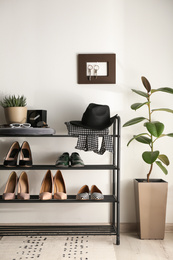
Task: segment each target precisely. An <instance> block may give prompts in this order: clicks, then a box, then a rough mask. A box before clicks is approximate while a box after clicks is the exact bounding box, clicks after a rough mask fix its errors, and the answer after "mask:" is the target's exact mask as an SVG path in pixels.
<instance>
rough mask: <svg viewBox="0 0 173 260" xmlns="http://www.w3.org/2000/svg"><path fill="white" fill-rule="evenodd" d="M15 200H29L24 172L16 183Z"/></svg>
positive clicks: (26, 178)
mask: <svg viewBox="0 0 173 260" xmlns="http://www.w3.org/2000/svg"><path fill="white" fill-rule="evenodd" d="M17 198H18V199H20V200H29V199H30V195H29V182H28V176H27V174H26V172H22V173H21V175H20V177H19V181H18V193H17Z"/></svg>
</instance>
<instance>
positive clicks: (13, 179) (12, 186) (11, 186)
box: [2, 171, 17, 200]
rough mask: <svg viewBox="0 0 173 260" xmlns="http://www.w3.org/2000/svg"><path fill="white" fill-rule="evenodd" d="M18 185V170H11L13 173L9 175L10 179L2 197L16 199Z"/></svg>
mask: <svg viewBox="0 0 173 260" xmlns="http://www.w3.org/2000/svg"><path fill="white" fill-rule="evenodd" d="M16 186H17V174H16V172H14V171H13V172H11V174H10V175H9V177H8V181H7V183H6V186H5V190H4V193H3V195H2V198H3V199H4V200H14V199H15V191H16Z"/></svg>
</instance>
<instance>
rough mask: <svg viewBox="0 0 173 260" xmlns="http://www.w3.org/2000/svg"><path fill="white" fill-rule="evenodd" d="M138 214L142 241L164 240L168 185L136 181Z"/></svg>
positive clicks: (157, 180)
mask: <svg viewBox="0 0 173 260" xmlns="http://www.w3.org/2000/svg"><path fill="white" fill-rule="evenodd" d="M134 183H135V196H136V213H137V224H138V232H139V236H140V238H141V239H164V235H165V219H166V204H167V191H168V183H167V182H165V181H164V180H161V179H151V180H150V182H149V183H148V182H147V181H146V180H144V179H135V181H134Z"/></svg>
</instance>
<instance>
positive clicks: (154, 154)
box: [123, 77, 173, 182]
mask: <svg viewBox="0 0 173 260" xmlns="http://www.w3.org/2000/svg"><path fill="white" fill-rule="evenodd" d="M141 80H142V83H143V86H144V88H145V92H144V91H140V90H135V89H132V91H133V92H134V93H136V94H138V95H140V96H142V97H143V98H145V99H146V100H145V102H143V103H134V104H132V105H131V109H132V110H135V111H136V110H138V109H140V108H141V107H143V106H146V107H147V110H148V116H147V117H143V116H142V117H136V118H133V119H131V120H129V121H127V122H126V123H125V124H124V125H123V127H127V126H132V125H135V124H138V123H141V122H143V121H145V122H144V124H143V127H144V132H142V133H140V134H137V135H134V136H133V137H132V138H131V139H130V140H129V142H128V144H127V146H128V145H129V144H130V143H131V142H132V141H133V140H136V141H137V142H140V143H143V144H146V145H148V146H149V150H148V151H144V152H143V154H142V158H143V160H144V161H145V162H146V163H147V164H150V169H149V172H148V174H147V181H148V182H149V179H150V175H151V172H152V169H153V164H154V163H156V164H157V165H158V166H159V167H160V169H161V170H162V171H163V173H164V174H168V171H167V169H166V167H165V166H168V165H169V163H170V162H169V159H168V157H167V156H166V155H165V154H162V153H161V152H160V151H158V150H155V149H154V144H155V142H157V141H158V140H159V139H160V138H162V137H165V136H168V137H173V133H168V134H164V133H163V132H164V127H165V126H164V124H163V123H162V122H160V121H153V120H152V115H153V113H154V112H156V111H164V112H168V113H173V110H172V109H169V108H155V109H153V108H151V97H152V95H153V94H155V93H156V92H165V93H168V94H173V89H172V88H167V87H165V88H158V89H152V88H151V85H150V82H149V81H148V79H146V78H145V77H141Z"/></svg>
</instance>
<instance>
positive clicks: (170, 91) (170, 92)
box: [151, 88, 173, 94]
mask: <svg viewBox="0 0 173 260" xmlns="http://www.w3.org/2000/svg"><path fill="white" fill-rule="evenodd" d="M157 91H161V92H166V93H169V94H173V88H158V89H152V90H151V93H154V92H157Z"/></svg>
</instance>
